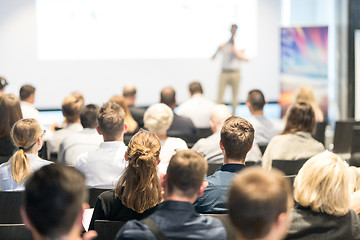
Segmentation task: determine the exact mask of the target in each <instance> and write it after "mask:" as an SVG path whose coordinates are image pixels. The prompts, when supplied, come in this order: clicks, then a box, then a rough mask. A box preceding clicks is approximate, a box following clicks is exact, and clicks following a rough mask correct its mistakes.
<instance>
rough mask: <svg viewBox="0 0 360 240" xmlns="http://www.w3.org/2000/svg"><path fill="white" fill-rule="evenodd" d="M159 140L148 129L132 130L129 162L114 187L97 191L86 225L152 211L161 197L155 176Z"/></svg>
mask: <svg viewBox="0 0 360 240" xmlns="http://www.w3.org/2000/svg"><path fill="white" fill-rule="evenodd" d="M160 149H161V145H160V140H159V138H158V137H157V136H156V135H155V134H153V133H150V132H145V131H140V132H138V133H136V134H135V135H134V136H133V137H132V139H131V140H130V142H129V144H128V148H127V151H126V153H125V160H126V161H128V162H129V165H128V166H127V168H126V169H125V172H124V174H123V175H122V177H121V178H120V180H119V182H118V184H117V186H116V188H115V189H114V190H110V191H105V192H103V193H102V194H100V195H99V197H98V199H97V201H96V204H95V208H94V213H93V216H92V219H91V222H90V226H89V229H94V223H95V220H114V221H124V222H125V221H128V220H131V219H137V220H139V219H143V218H145V217H147V216H149V215H150V214H152V213H153V212H154V211H155V209H156V207H157V205H158V204H159V203H160V202H161V201H162V198H161V186H160V180H159V177H158V171H157V165H158V164H159V162H160V160H159V155H160Z"/></svg>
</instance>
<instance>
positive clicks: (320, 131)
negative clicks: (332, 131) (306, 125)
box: [313, 122, 327, 144]
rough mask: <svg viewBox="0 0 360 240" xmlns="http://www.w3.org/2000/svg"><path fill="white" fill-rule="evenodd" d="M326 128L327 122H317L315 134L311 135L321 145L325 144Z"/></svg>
mask: <svg viewBox="0 0 360 240" xmlns="http://www.w3.org/2000/svg"><path fill="white" fill-rule="evenodd" d="M326 126H327V122H318V123H316V128H315V133H314V134H313V137H314V138H315V139H316V140H318V141H319V142H321V143H322V144H325V129H326Z"/></svg>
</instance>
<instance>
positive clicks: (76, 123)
mask: <svg viewBox="0 0 360 240" xmlns="http://www.w3.org/2000/svg"><path fill="white" fill-rule="evenodd" d="M83 107H84V97H83V96H82V95H81V94H79V93H72V94H70V95H69V96H67V97H66V98H65V99H64V101H63V102H62V105H61V110H62V113H63V115H64V117H65V121H66V125H65V127H64V128H63V129H61V130H58V131H55V132H54V134H53V136H52V138H51V139H50V140H49V141H48V143H49V144H48V149H49V152H50V153H56V154H57V153H58V151H59V147H60V143H61V142H62V141H63V140H64V138H65V137H67V136H69V135H70V134H73V133H76V132H80V131H81V130H83V127H82V126H81V123H80V111H81V109H82V108H83Z"/></svg>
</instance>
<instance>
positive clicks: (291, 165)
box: [272, 158, 308, 176]
mask: <svg viewBox="0 0 360 240" xmlns="http://www.w3.org/2000/svg"><path fill="white" fill-rule="evenodd" d="M307 160H308V158H306V159H298V160H277V159H275V160H273V161H272V167H273V168H277V169H279V170H280V171H282V172H283V173H284V174H285V175H286V176H290V175H297V174H298V172H299V170H300V168H301V167H302V166H303V165H304V163H305V162H306V161H307Z"/></svg>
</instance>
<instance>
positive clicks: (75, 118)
mask: <svg viewBox="0 0 360 240" xmlns="http://www.w3.org/2000/svg"><path fill="white" fill-rule="evenodd" d="M83 107H84V97H83V96H82V95H81V94H79V93H72V94H70V95H69V96H67V97H65V98H64V100H63V102H62V104H61V110H62V113H63V115H64V117H65V120H66V122H67V123H80V111H81V109H82V108H83Z"/></svg>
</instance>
